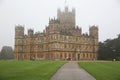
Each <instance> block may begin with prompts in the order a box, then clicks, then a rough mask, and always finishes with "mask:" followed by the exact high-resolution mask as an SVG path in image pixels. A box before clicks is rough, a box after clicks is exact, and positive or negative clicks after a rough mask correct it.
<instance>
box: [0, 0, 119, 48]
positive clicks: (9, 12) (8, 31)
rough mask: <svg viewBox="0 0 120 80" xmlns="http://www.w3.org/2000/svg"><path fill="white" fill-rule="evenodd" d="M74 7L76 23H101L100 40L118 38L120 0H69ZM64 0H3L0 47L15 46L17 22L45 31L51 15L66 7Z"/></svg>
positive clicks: (85, 26) (84, 25) (86, 27)
mask: <svg viewBox="0 0 120 80" xmlns="http://www.w3.org/2000/svg"><path fill="white" fill-rule="evenodd" d="M66 5H68V6H69V9H70V10H71V8H72V7H74V8H75V9H76V25H79V26H80V27H82V30H83V33H84V32H88V30H89V25H94V24H95V25H98V26H99V41H104V40H106V39H108V38H115V37H117V34H119V33H120V0H67V3H66ZM64 7H65V0H0V49H1V48H2V46H5V45H8V46H12V47H13V48H14V30H15V25H17V24H21V25H24V27H25V33H27V29H29V28H32V29H34V31H35V32H37V31H41V32H42V31H43V29H45V25H48V20H49V17H50V18H53V17H56V15H57V9H58V8H61V10H63V9H64Z"/></svg>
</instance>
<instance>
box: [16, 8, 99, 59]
mask: <svg viewBox="0 0 120 80" xmlns="http://www.w3.org/2000/svg"><path fill="white" fill-rule="evenodd" d="M97 52H98V27H97V26H95V25H93V26H90V27H89V34H87V33H86V34H85V33H82V29H81V28H79V27H78V26H76V21H75V9H74V8H73V9H72V11H70V10H69V9H68V7H65V10H64V11H61V10H60V9H58V11H57V19H55V18H53V19H49V24H48V26H46V28H45V30H43V32H42V33H40V32H36V33H34V30H32V29H29V30H28V34H27V35H26V34H24V27H23V26H21V25H17V26H16V27H15V54H14V55H15V59H18V60H19V59H22V60H30V59H35V60H66V59H69V60H94V59H97Z"/></svg>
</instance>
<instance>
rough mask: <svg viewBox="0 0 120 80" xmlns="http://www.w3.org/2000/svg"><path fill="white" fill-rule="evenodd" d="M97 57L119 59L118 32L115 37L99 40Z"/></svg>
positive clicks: (119, 37)
mask: <svg viewBox="0 0 120 80" xmlns="http://www.w3.org/2000/svg"><path fill="white" fill-rule="evenodd" d="M98 59H99V60H113V59H115V60H119V61H120V34H119V35H118V37H117V38H114V39H107V40H105V41H104V42H99V50H98Z"/></svg>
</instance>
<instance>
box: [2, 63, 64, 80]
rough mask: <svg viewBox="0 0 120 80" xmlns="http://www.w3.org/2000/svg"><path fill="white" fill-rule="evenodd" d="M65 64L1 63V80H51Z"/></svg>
mask: <svg viewBox="0 0 120 80" xmlns="http://www.w3.org/2000/svg"><path fill="white" fill-rule="evenodd" d="M64 63H65V62H60V61H0V80H49V79H50V78H51V76H52V75H53V74H54V73H55V72H56V71H57V69H58V68H60V66H62V65H63V64H64Z"/></svg>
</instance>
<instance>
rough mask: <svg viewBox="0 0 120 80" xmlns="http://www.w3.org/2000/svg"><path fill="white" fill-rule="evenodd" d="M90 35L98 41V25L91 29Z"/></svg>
mask: <svg viewBox="0 0 120 80" xmlns="http://www.w3.org/2000/svg"><path fill="white" fill-rule="evenodd" d="M89 35H90V36H91V37H94V38H96V39H98V27H97V26H96V25H93V26H91V27H90V28H89Z"/></svg>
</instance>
